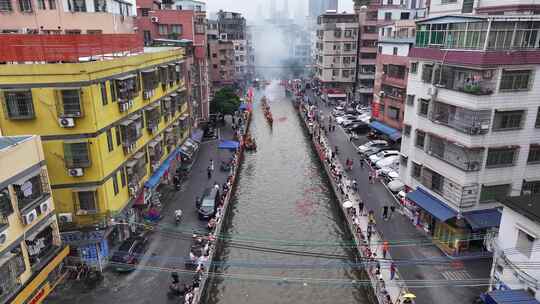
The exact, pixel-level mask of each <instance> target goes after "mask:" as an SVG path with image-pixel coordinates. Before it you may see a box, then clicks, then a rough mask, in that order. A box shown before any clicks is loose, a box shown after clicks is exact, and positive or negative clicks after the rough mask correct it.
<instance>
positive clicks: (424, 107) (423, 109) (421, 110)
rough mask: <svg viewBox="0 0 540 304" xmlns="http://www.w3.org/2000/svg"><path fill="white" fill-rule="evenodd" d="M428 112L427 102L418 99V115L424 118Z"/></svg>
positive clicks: (426, 100)
mask: <svg viewBox="0 0 540 304" xmlns="http://www.w3.org/2000/svg"><path fill="white" fill-rule="evenodd" d="M428 112H429V100H428V99H420V107H419V108H418V115H420V116H424V117H426V116H427V115H428Z"/></svg>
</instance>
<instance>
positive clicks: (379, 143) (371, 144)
mask: <svg viewBox="0 0 540 304" xmlns="http://www.w3.org/2000/svg"><path fill="white" fill-rule="evenodd" d="M388 146H389V145H388V142H387V141H386V140H372V141H368V142H367V143H365V144H363V145H361V146H358V147H356V151H358V153H360V154H364V153H365V152H367V151H369V150H371V149H373V148H386V147H388Z"/></svg>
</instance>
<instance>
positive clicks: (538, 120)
mask: <svg viewBox="0 0 540 304" xmlns="http://www.w3.org/2000/svg"><path fill="white" fill-rule="evenodd" d="M534 127H535V128H540V108H538V112H536V122H535V123H534Z"/></svg>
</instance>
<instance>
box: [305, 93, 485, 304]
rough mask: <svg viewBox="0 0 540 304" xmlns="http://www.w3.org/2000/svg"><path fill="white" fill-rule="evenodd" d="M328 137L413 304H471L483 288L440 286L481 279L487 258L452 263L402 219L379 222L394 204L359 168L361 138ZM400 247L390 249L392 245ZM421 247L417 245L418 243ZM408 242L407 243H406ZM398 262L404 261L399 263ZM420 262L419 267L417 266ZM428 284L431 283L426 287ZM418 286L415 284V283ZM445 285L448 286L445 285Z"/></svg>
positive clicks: (327, 113) (333, 134)
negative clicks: (348, 167)
mask: <svg viewBox="0 0 540 304" xmlns="http://www.w3.org/2000/svg"><path fill="white" fill-rule="evenodd" d="M308 96H309V98H310V99H312V100H315V98H317V99H318V97H316V96H314V95H313V93H312V92H311V91H308ZM318 101H319V102H318V106H319V107H320V110H322V111H323V113H324V117H325V118H327V117H329V116H330V115H331V111H332V109H331V108H329V107H326V106H325V105H324V103H323V102H321V101H320V99H318ZM328 138H329V141H330V143H331V144H332V146H337V147H338V149H339V151H340V153H339V155H338V157H339V159H340V160H341V163H342V164H344V163H345V160H346V159H347V158H350V159H353V160H354V167H353V170H352V172H351V173H349V174H352V176H354V177H355V178H356V179H357V181H358V185H359V190H358V191H359V194H360V195H361V197H362V198H363V200H364V203H365V206H366V207H365V208H366V209H367V210H373V211H374V212H375V215H376V219H377V223H378V225H377V230H378V231H379V232H381V233H382V234H383V236H385V238H386V239H387V240H388V241H389V242H390V244H391V245H390V253H391V255H392V258H393V259H394V260H396V261H398V262H397V267H398V269H399V271H400V273H401V275H402V276H404V278H403V279H404V280H406V281H408V283H407V286H409V287H410V289H411V290H412V291H413V292H414V293H415V294H416V295H417V299H416V302H417V303H419V304H423V303H425V304H431V303H441V304H446V303H447V304H455V303H472V301H473V300H474V299H475V298H476V297H477V296H478V294H480V293H481V292H482V291H484V290H485V288H486V287H485V285H482V286H478V287H474V286H473V287H451V286H438V284H440V283H442V284H441V285H444V283H446V282H445V281H446V280H450V281H455V282H456V283H457V282H458V281H459V280H470V279H485V278H488V277H489V275H490V269H491V258H475V257H471V258H467V257H465V258H463V259H459V260H455V261H454V260H452V259H450V258H449V257H447V256H446V255H445V254H443V253H442V251H441V250H439V249H438V248H437V247H436V246H435V245H433V244H429V243H430V240H429V238H428V237H427V236H426V235H425V234H424V233H423V232H421V231H420V230H418V229H417V228H416V227H415V226H414V225H413V224H412V223H411V222H410V220H409V219H407V218H406V217H405V216H401V215H399V214H396V215H394V216H393V217H392V219H391V220H390V221H387V222H385V221H382V219H381V218H382V207H383V206H384V205H387V206H390V205H393V204H396V203H395V201H394V198H393V196H392V195H391V194H390V192H389V191H387V189H386V188H385V186H384V185H383V184H382V183H380V182H376V183H375V184H369V181H368V173H369V169H368V166H367V165H366V166H365V167H364V169H362V168H360V165H359V157H358V154H357V151H356V149H355V146H356V145H359V144H363V143H365V142H367V138H366V137H365V136H361V137H360V139H358V140H355V141H354V142H350V141H349V138H348V136H347V135H346V134H345V132H344V130H343V129H342V128H341V127H340V126H337V128H336V131H334V132H331V133H328ZM393 241H394V242H399V243H401V244H398V245H394V246H392V242H393ZM420 242H421V243H422V244H423V245H418V243H420ZM407 243H408V244H407ZM400 260H405V262H403V263H400V262H399V261H400ZM426 261H432V262H433V265H426V263H425V262H426ZM420 262H422V264H423V265H418V263H420ZM415 280H423V281H427V284H426V283H421V285H428V286H429V287H428V288H415V287H414V286H415V283H414V281H415ZM429 282H432V284H430V283H429ZM416 285H418V283H416ZM447 285H448V284H447Z"/></svg>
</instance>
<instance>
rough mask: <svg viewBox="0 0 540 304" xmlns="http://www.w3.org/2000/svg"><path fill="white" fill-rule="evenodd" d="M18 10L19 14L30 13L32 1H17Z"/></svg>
mask: <svg viewBox="0 0 540 304" xmlns="http://www.w3.org/2000/svg"><path fill="white" fill-rule="evenodd" d="M19 9H20V10H21V12H26V13H29V12H32V0H19Z"/></svg>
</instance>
